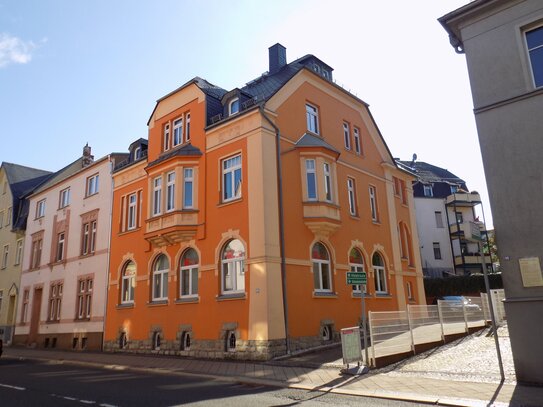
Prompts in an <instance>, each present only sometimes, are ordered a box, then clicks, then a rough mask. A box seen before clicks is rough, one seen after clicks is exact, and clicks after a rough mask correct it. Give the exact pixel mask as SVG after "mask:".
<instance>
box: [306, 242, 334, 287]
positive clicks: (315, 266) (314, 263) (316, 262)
mask: <svg viewBox="0 0 543 407" xmlns="http://www.w3.org/2000/svg"><path fill="white" fill-rule="evenodd" d="M315 244H317V243H315ZM321 244H322V243H321ZM322 245H323V247H324V249H325V250H326V253H327V254H328V259H327V260H322V259H315V258H313V248H311V267H312V270H313V273H317V275H318V277H319V286H318V287H314V289H315V292H318V293H330V292H332V289H333V284H332V265H331V262H330V252H329V251H328V248H327V247H326V246H324V244H322ZM323 265H327V266H328V281H329V282H330V287H329V288H324V286H323V280H322V274H323V270H322V266H323ZM313 281H314V282H315V276H313Z"/></svg>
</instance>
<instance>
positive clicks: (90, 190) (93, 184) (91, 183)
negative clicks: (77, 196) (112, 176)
mask: <svg viewBox="0 0 543 407" xmlns="http://www.w3.org/2000/svg"><path fill="white" fill-rule="evenodd" d="M97 193H98V174H95V175H93V176H91V177H89V178H87V196H91V195H94V194H97Z"/></svg>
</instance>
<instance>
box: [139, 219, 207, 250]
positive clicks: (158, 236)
mask: <svg viewBox="0 0 543 407" xmlns="http://www.w3.org/2000/svg"><path fill="white" fill-rule="evenodd" d="M145 222H146V226H145V235H144V237H145V239H146V240H147V241H148V242H150V243H151V244H152V245H153V246H155V247H162V246H168V245H172V244H176V243H180V242H188V241H190V240H192V239H194V237H195V236H196V232H197V230H198V211H176V212H170V213H167V214H164V215H161V216H157V217H154V218H151V219H147V220H146V221H145Z"/></svg>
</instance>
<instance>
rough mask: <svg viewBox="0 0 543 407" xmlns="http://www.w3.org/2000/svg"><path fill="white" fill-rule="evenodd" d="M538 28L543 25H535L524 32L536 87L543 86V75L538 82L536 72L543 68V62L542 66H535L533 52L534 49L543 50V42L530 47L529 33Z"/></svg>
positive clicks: (541, 27)
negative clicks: (538, 82)
mask: <svg viewBox="0 0 543 407" xmlns="http://www.w3.org/2000/svg"><path fill="white" fill-rule="evenodd" d="M537 30H543V26H541V25H540V26H538V27H533V28H530V29H529V30H526V31H525V32H524V42H525V43H526V51H527V53H528V61H529V63H530V74H531V75H532V83H533V85H534V88H536V89H539V88H541V87H543V77H542V78H540V80H541V83H540V84H537V82H536V77H535V75H534V72H538V71H539V70H540V69H543V64H542V65H541V66H534V65H533V63H532V56H531V53H532V52H533V51H538V50H541V48H543V43H542V44H538V45H536V46H534V47H533V48H530V46H529V45H528V34H529V33H531V32H533V31H537Z"/></svg>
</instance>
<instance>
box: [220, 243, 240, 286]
mask: <svg viewBox="0 0 543 407" xmlns="http://www.w3.org/2000/svg"><path fill="white" fill-rule="evenodd" d="M244 263H245V247H244V246H243V243H242V242H241V240H239V239H232V240H230V241H229V242H228V243H226V245H224V248H223V250H222V252H221V293H222V294H233V293H242V292H245V271H244V267H245V265H244Z"/></svg>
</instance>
